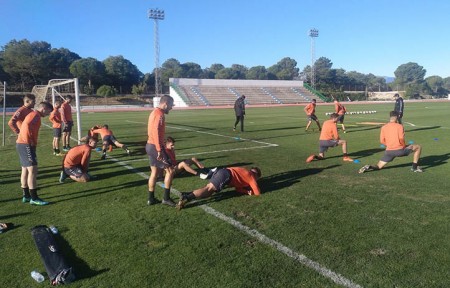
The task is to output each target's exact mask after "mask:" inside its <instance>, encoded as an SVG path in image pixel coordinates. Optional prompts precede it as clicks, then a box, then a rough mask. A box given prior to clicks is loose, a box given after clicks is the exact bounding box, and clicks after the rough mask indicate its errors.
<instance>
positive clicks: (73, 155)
mask: <svg viewBox="0 0 450 288" xmlns="http://www.w3.org/2000/svg"><path fill="white" fill-rule="evenodd" d="M91 151H92V148H91V147H90V146H89V145H88V144H83V145H78V146H75V147H73V148H72V149H70V150H69V152H67V154H66V156H65V157H64V163H63V166H64V167H65V168H71V167H75V166H78V165H79V166H81V170H83V172H84V173H86V172H87V169H88V167H89V159H90V158H91Z"/></svg>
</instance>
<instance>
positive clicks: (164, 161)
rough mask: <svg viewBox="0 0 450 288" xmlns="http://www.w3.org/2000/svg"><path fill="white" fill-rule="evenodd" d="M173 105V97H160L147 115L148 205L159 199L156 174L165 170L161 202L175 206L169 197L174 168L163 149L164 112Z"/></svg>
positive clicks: (164, 131)
mask: <svg viewBox="0 0 450 288" xmlns="http://www.w3.org/2000/svg"><path fill="white" fill-rule="evenodd" d="M173 106H174V103H173V98H172V97H171V96H169V95H164V96H162V97H161V100H160V102H159V105H158V107H156V108H155V109H153V111H152V113H150V116H149V117H148V126H147V135H148V138H147V144H146V145H145V151H146V153H147V155H148V158H149V160H150V170H151V172H150V177H149V178H148V201H147V204H148V205H153V204H157V203H159V202H160V201H159V200H157V199H156V198H155V186H156V180H157V177H158V175H160V173H161V171H162V170H164V171H165V173H166V174H165V177H164V187H165V188H164V197H163V200H162V201H161V203H162V204H165V205H169V206H173V207H175V205H176V204H175V202H173V200H172V199H171V198H170V187H171V185H172V179H173V175H174V172H175V170H174V169H173V166H172V164H171V163H170V162H171V161H170V158H169V156H168V155H167V153H166V151H165V149H164V140H165V134H166V122H165V114H169V111H170V110H172V107H173Z"/></svg>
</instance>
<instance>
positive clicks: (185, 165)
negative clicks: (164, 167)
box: [165, 137, 214, 179]
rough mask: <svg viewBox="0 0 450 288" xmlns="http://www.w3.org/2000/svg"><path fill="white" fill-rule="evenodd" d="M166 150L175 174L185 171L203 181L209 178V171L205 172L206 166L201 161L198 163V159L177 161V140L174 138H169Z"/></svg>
mask: <svg viewBox="0 0 450 288" xmlns="http://www.w3.org/2000/svg"><path fill="white" fill-rule="evenodd" d="M165 149H166V153H167V155H168V156H169V158H170V160H171V164H172V165H173V168H174V170H175V174H179V173H181V172H183V171H186V172H188V173H191V174H192V175H195V176H200V178H202V179H206V178H207V177H208V171H204V169H205V165H203V164H202V163H201V162H200V161H198V159H197V158H195V157H192V158H190V159H184V160H182V161H180V162H178V161H177V159H176V156H175V139H173V138H172V137H167V139H166V147H165ZM192 165H195V166H197V168H199V169H201V170H202V172H205V173H201V172H199V171H195V170H194V169H192V168H191V166H192ZM213 172H214V171H213Z"/></svg>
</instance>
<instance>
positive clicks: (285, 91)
mask: <svg viewBox="0 0 450 288" xmlns="http://www.w3.org/2000/svg"><path fill="white" fill-rule="evenodd" d="M169 84H170V96H172V97H173V98H174V100H175V105H176V106H177V107H188V106H205V107H207V106H232V105H234V102H235V101H236V99H237V98H238V97H240V96H241V95H245V97H246V98H245V99H246V102H247V104H248V105H276V104H279V105H283V104H302V103H308V102H310V101H311V100H312V99H316V101H317V102H324V98H322V97H321V96H322V95H320V94H319V93H317V92H315V91H313V90H312V89H310V88H309V87H307V86H305V85H304V84H303V81H289V80H225V79H187V78H170V79H169Z"/></svg>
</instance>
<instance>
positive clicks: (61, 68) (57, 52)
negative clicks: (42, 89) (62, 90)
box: [47, 48, 81, 79]
mask: <svg viewBox="0 0 450 288" xmlns="http://www.w3.org/2000/svg"><path fill="white" fill-rule="evenodd" d="M79 59H81V57H80V56H79V55H78V54H76V53H73V52H71V51H70V50H68V49H66V48H60V49H55V48H53V49H52V50H51V51H50V56H49V60H50V61H49V63H48V64H47V65H48V67H49V68H50V69H51V72H52V76H51V78H56V79H65V78H72V74H71V73H70V65H72V63H73V62H74V61H76V60H79Z"/></svg>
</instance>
